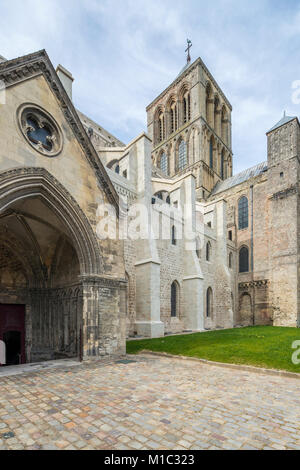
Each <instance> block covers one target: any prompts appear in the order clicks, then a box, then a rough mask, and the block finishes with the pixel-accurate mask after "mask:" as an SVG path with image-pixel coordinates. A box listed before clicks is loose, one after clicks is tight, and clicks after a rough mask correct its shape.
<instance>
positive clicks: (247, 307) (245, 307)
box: [238, 292, 253, 326]
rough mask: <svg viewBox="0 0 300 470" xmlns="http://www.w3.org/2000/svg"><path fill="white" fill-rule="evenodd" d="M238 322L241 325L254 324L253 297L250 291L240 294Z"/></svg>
mask: <svg viewBox="0 0 300 470" xmlns="http://www.w3.org/2000/svg"><path fill="white" fill-rule="evenodd" d="M238 324H239V325H241V326H247V325H251V324H253V313H252V299H251V295H250V294H249V293H248V292H244V293H243V294H242V295H241V296H240V301H239V317H238Z"/></svg>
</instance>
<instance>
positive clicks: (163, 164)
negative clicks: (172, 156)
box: [159, 152, 169, 175]
mask: <svg viewBox="0 0 300 470" xmlns="http://www.w3.org/2000/svg"><path fill="white" fill-rule="evenodd" d="M159 168H160V169H161V171H162V172H163V173H165V174H166V175H167V174H168V173H169V168H168V157H167V155H166V154H165V152H164V153H162V154H161V156H160V159H159Z"/></svg>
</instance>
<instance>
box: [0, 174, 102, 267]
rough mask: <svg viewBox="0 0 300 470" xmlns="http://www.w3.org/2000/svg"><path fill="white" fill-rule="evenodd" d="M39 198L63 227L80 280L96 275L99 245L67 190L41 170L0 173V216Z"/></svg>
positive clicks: (87, 222) (98, 263)
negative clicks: (17, 204) (23, 201)
mask: <svg viewBox="0 0 300 470" xmlns="http://www.w3.org/2000/svg"><path fill="white" fill-rule="evenodd" d="M32 197H40V198H41V199H42V200H43V202H44V203H45V204H47V206H48V207H49V208H50V209H51V210H52V211H53V212H54V213H55V214H56V215H57V216H58V218H59V219H60V220H61V221H62V222H63V223H64V225H65V227H66V228H67V230H68V232H69V236H70V237H71V239H72V242H73V243H74V247H75V249H76V252H77V255H78V259H79V263H80V271H81V275H82V276H91V275H99V274H101V272H102V269H101V268H102V262H101V254H100V248H99V243H98V240H97V237H96V235H95V233H94V232H93V229H92V227H91V225H90V222H89V221H88V219H87V217H86V216H85V214H84V212H83V211H82V209H81V208H80V206H79V205H78V203H77V202H76V200H75V199H74V198H73V197H72V196H71V194H70V193H69V192H68V191H67V189H66V188H65V187H64V186H63V185H62V184H61V183H60V182H59V181H58V180H57V179H56V178H54V177H53V176H52V175H51V174H50V173H49V172H48V171H47V170H46V169H44V168H31V167H26V168H16V169H13V170H9V171H5V172H0V213H1V212H3V211H4V210H6V209H8V208H9V206H10V205H11V204H12V203H14V202H16V201H18V200H21V199H26V198H32Z"/></svg>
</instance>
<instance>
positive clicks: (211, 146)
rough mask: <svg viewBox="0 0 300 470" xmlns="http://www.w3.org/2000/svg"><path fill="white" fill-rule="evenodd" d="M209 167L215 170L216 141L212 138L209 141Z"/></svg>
mask: <svg viewBox="0 0 300 470" xmlns="http://www.w3.org/2000/svg"><path fill="white" fill-rule="evenodd" d="M209 167H210V168H211V169H212V170H213V169H214V140H213V138H212V137H211V139H210V141H209Z"/></svg>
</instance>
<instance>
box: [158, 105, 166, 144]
mask: <svg viewBox="0 0 300 470" xmlns="http://www.w3.org/2000/svg"><path fill="white" fill-rule="evenodd" d="M158 125H159V142H162V141H163V140H164V138H165V116H164V113H163V112H161V113H160V114H159V116H158Z"/></svg>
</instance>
